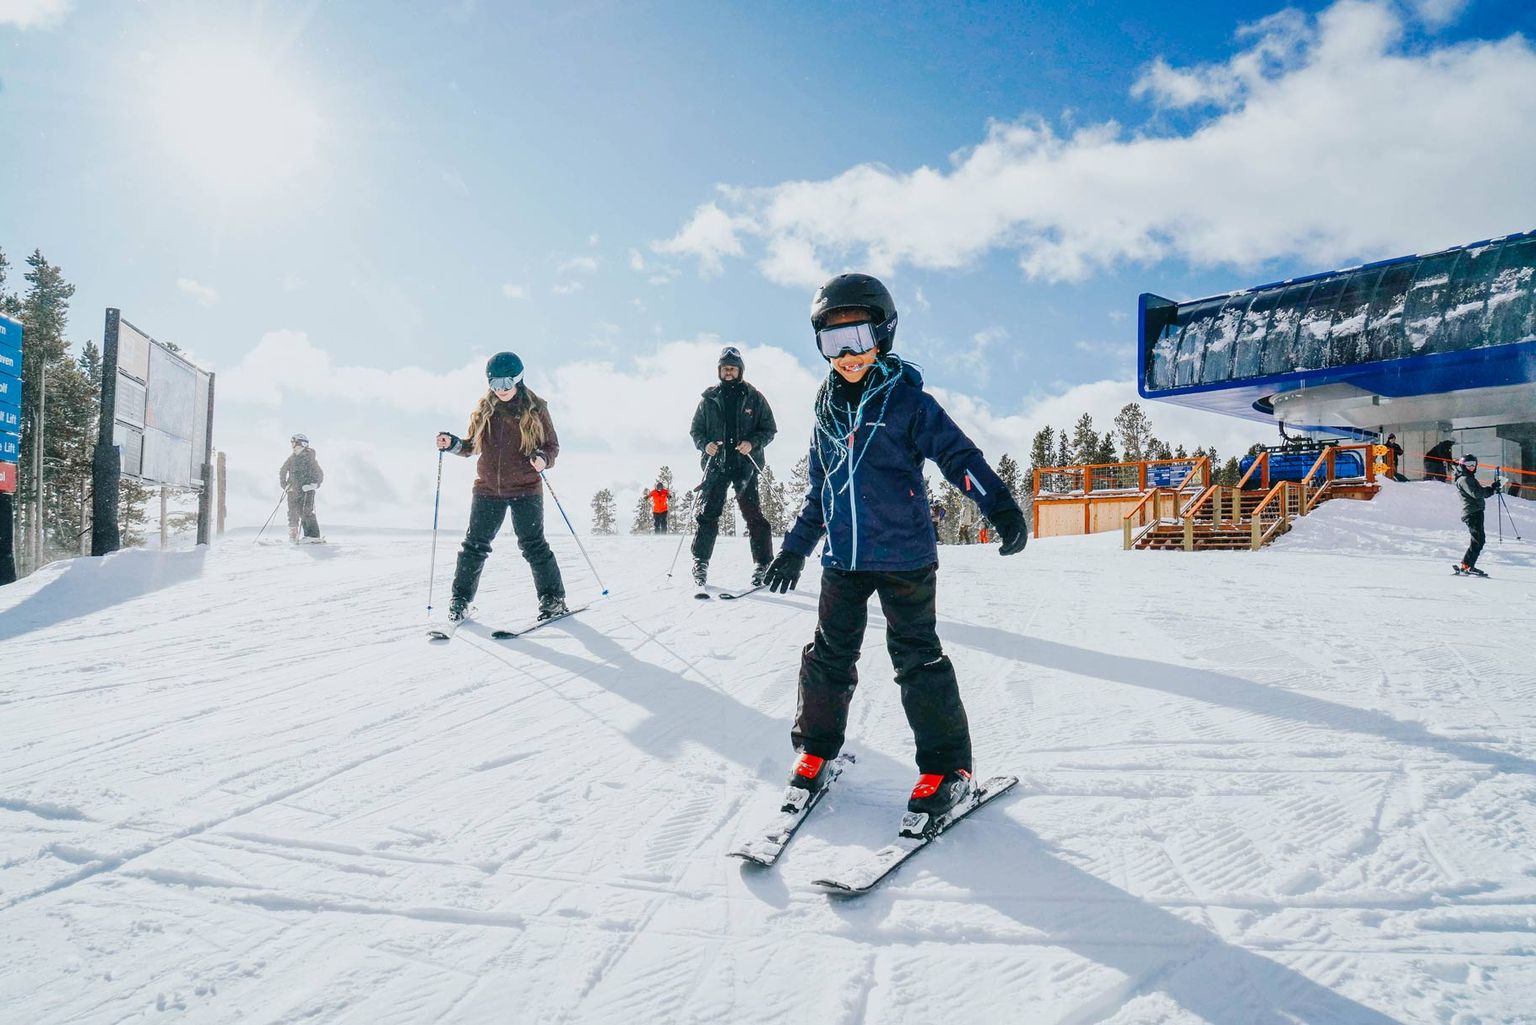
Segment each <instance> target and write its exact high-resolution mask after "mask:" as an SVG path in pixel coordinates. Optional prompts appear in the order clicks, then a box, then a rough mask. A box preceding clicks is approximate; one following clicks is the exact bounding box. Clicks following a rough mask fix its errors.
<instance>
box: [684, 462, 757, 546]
mask: <svg viewBox="0 0 1536 1025" xmlns="http://www.w3.org/2000/svg"><path fill="white" fill-rule="evenodd" d="M735 464H737V465H736V466H735V467H733V468H732V469H727V470H720V471H718V472H716V473H713V474H711V475H710V476H709V477H708V478H707V479H705V481H704V495H703V497H702V498H701V500H700V507H699V518H698V525H697V526H696V527H695V528H694V537H693V557H694V558H695V559H703V560H704V561H705V562H708V561H709V558H710V556H712V555H714V554H715V538H716V537H717V536H718V535H719V533H720V514H721V513H722V512H724V511H725V493H726V491H727V490H728V489H730V488H732V487H734V488H735V489H736V505H737V507H738V508H740V509H741V516H742V519H744V520H746V521H747V537H749V538H750V539H751V545H752V561H753V562H754V563H755V564H757V565H759V566H761V565H762V564H763V563H765V562H772V561H773V532H772V530H771V529H770V528H769V526H768V519H767V517H765V516H764V515H763V506H762V502H761V501H760V500H759V498H758V494H757V467H755V466H753V465H752V464H751V463H750V462H748V461H747V459H746V457H745V456H742V457H740V458H739V459H737V460H735ZM740 464H745V466H744V467H742V466H741V465H740Z"/></svg>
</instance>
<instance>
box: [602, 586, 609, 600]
mask: <svg viewBox="0 0 1536 1025" xmlns="http://www.w3.org/2000/svg"><path fill="white" fill-rule="evenodd" d="M603 597H604V598H606V597H608V588H606V587H605V588H603Z"/></svg>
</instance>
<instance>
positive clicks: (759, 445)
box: [747, 392, 779, 450]
mask: <svg viewBox="0 0 1536 1025" xmlns="http://www.w3.org/2000/svg"><path fill="white" fill-rule="evenodd" d="M778 433H779V425H778V424H777V423H776V422H775V421H774V419H773V407H772V406H770V405H768V397H767V396H766V395H764V394H763V393H762V392H758V393H757V430H755V431H753V432H752V436H751V437H749V438H748V439H747V440H748V441H750V442H751V443H752V448H753V449H754V450H756V449H764V448H767V447H768V443H769V442H771V441H772V440H773V439H774V438H775V437H776V436H777V435H778Z"/></svg>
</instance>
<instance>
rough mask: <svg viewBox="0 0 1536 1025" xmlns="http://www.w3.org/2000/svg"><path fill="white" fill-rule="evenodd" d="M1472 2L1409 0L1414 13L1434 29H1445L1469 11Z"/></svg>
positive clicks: (1460, 0)
mask: <svg viewBox="0 0 1536 1025" xmlns="http://www.w3.org/2000/svg"><path fill="white" fill-rule="evenodd" d="M1469 2H1470V0H1409V6H1410V7H1412V8H1413V13H1414V14H1416V15H1418V18H1419V20H1420V21H1422V22H1423V23H1424V24H1425V25H1427V26H1429V27H1430V28H1432V29H1437V28H1444V27H1445V26H1446V25H1449V24H1450V23H1451V22H1453V21H1455V20H1456V19H1457V18H1459V17H1461V13H1462V12H1463V11H1465V10H1466V9H1467V4H1468V3H1469Z"/></svg>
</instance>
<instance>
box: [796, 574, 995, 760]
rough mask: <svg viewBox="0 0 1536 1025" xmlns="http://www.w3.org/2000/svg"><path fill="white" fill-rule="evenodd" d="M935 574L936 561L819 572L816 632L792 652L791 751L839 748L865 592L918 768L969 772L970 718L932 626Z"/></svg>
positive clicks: (830, 752) (864, 617) (823, 752)
mask: <svg viewBox="0 0 1536 1025" xmlns="http://www.w3.org/2000/svg"><path fill="white" fill-rule="evenodd" d="M937 579H938V567H937V566H929V567H927V568H926V569H918V570H907V571H904V572H899V573H866V572H846V571H844V570H837V569H823V570H822V571H821V605H820V608H819V609H818V610H817V620H816V639H815V640H813V641H812V642H811V643H810V644H807V645H806V646H805V649H804V651H802V652H801V655H800V695H799V702H798V706H797V708H796V710H795V726H794V730H793V732H792V733H791V734H790V737H791V739H793V741H794V744H795V749H796V750H798V751H805V752H808V753H809V754H813V755H818V756H820V757H822V758H835V757H836V756H837V755H838V753H839V752H840V751H842V749H843V735H844V733H845V732H846V730H847V728H848V705H849V703H850V702H851V701H852V700H853V691H854V688H855V687H857V686H858V683H859V673H858V669H857V666H856V663H857V662H858V660H859V649H860V647H862V645H863V642H864V627H865V624H866V623H868V621H869V598H870V596H871V595H874V594H878V595H879V596H880V610H881V611H882V612H884V613H885V624H886V626H885V646H886V648H887V650H889V651H890V653H891V664H892V665H893V666H895V669H896V683H897V685H898V686H900V687H901V706H902V708H903V709H905V710H906V713H907V724H908V725H909V726H911V727H912V737H913V739H914V740H916V741H917V769H918V771H919V772H921V773H924V774H927V773H944V772H950V771H952V770H954V769H965V770H966V771H970V769H971V728H970V723H969V722H968V721H967V720H966V717H965V706H964V705H963V704H961V702H960V685H959V683H958V682H957V681H956V679H955V667H954V666H953V665H952V664H951V663H950V661H949V657H948V656H946V655H945V654H944V650H943V648H942V647H941V646H940V644H939V635H938V632H937V630H936V627H935V623H936V612H935V610H934V598H935V593H936V588H937Z"/></svg>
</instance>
